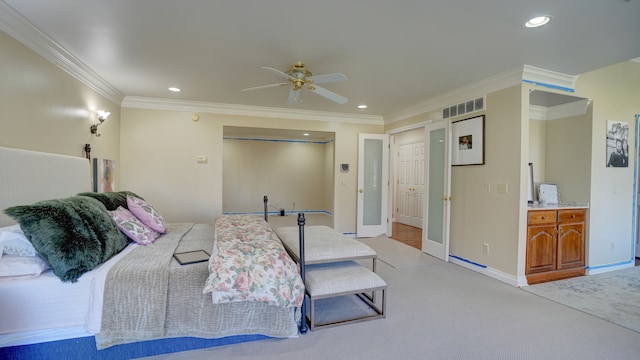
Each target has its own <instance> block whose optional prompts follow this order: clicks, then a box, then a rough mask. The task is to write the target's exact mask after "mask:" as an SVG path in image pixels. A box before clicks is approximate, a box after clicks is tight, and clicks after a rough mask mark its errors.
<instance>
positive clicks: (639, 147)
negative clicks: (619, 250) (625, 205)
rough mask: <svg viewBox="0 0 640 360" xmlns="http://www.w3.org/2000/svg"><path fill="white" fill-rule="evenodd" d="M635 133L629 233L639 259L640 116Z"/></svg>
mask: <svg viewBox="0 0 640 360" xmlns="http://www.w3.org/2000/svg"><path fill="white" fill-rule="evenodd" d="M635 117H636V119H635V120H636V133H635V146H634V148H635V156H636V158H635V161H634V164H635V169H634V175H633V195H634V196H633V225H632V229H631V230H632V231H631V233H632V234H633V235H632V238H633V241H632V243H633V247H634V249H633V254H634V255H635V257H638V258H640V238H638V236H640V234H639V233H638V225H639V224H640V219H638V217H639V216H640V212H639V211H638V197H640V195H639V193H638V192H639V191H640V189H639V188H638V171H640V169H639V167H640V157H639V156H638V150H640V144H639V143H638V142H639V140H640V130H639V129H638V126H639V125H640V114H636V116H635ZM631 261H632V262H633V261H634V259H631Z"/></svg>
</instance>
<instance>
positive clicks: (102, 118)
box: [91, 110, 111, 137]
mask: <svg viewBox="0 0 640 360" xmlns="http://www.w3.org/2000/svg"><path fill="white" fill-rule="evenodd" d="M96 114H98V120H100V123H98V124H93V125H91V133H92V134H95V135H96V137H98V136H100V134H98V126H100V125H102V123H103V122H104V121H105V120H107V118H108V117H109V115H111V113H110V112H109V111H105V110H96Z"/></svg>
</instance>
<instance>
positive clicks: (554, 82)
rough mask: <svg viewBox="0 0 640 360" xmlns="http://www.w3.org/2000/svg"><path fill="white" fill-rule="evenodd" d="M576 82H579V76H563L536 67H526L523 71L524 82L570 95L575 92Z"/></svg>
mask: <svg viewBox="0 0 640 360" xmlns="http://www.w3.org/2000/svg"><path fill="white" fill-rule="evenodd" d="M576 80H578V76H573V75H567V74H562V73H559V72H555V71H550V70H545V69H541V68H537V67H534V66H529V65H524V66H523V69H522V81H523V82H526V83H532V84H535V85H539V86H543V87H548V88H552V89H558V90H563V91H567V92H570V93H573V92H575V88H576Z"/></svg>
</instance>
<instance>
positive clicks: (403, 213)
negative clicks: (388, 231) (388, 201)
mask: <svg viewBox="0 0 640 360" xmlns="http://www.w3.org/2000/svg"><path fill="white" fill-rule="evenodd" d="M424 149H425V146H424V141H419V142H413V143H405V144H401V145H400V146H398V171H397V176H398V177H397V185H398V187H397V192H396V221H397V222H399V223H402V224H405V225H409V226H413V227H417V228H420V229H422V212H423V207H424V206H423V204H424V174H425V171H424Z"/></svg>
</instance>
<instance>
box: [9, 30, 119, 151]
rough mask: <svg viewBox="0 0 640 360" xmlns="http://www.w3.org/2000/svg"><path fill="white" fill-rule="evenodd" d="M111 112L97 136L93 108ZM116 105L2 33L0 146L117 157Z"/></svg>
mask: <svg viewBox="0 0 640 360" xmlns="http://www.w3.org/2000/svg"><path fill="white" fill-rule="evenodd" d="M97 109H105V110H109V111H111V116H110V117H109V119H108V120H107V121H106V122H105V123H104V124H103V125H102V126H100V128H99V130H100V132H101V133H102V136H101V137H100V138H97V137H95V136H93V135H91V133H90V132H89V127H90V126H91V124H93V123H97V122H98V121H97V116H96V114H95V110H97ZM119 119H120V107H119V105H116V104H113V103H112V102H110V101H108V100H107V99H105V98H104V97H102V96H100V95H98V94H97V93H96V92H95V91H93V90H92V89H90V88H89V87H87V86H85V85H84V84H82V83H81V82H79V81H78V80H76V79H75V78H73V77H72V76H70V75H69V74H68V73H66V72H64V71H62V70H60V68H58V67H57V66H55V65H53V64H52V63H50V62H49V61H47V60H45V59H44V58H42V57H41V56H40V55H38V54H36V53H35V52H33V51H31V50H30V49H28V48H27V47H25V46H24V45H22V44H20V43H19V42H17V41H15V40H14V39H13V38H11V37H9V36H8V35H7V34H5V33H4V32H0V146H5V147H14V148H21V149H28V150H36V151H44V152H52V153H58V154H64V155H70V156H84V151H83V148H84V145H85V144H90V145H91V147H92V150H93V151H92V156H97V157H102V158H108V159H113V160H119V157H120V142H119V130H120V129H119V122H120V121H119Z"/></svg>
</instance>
